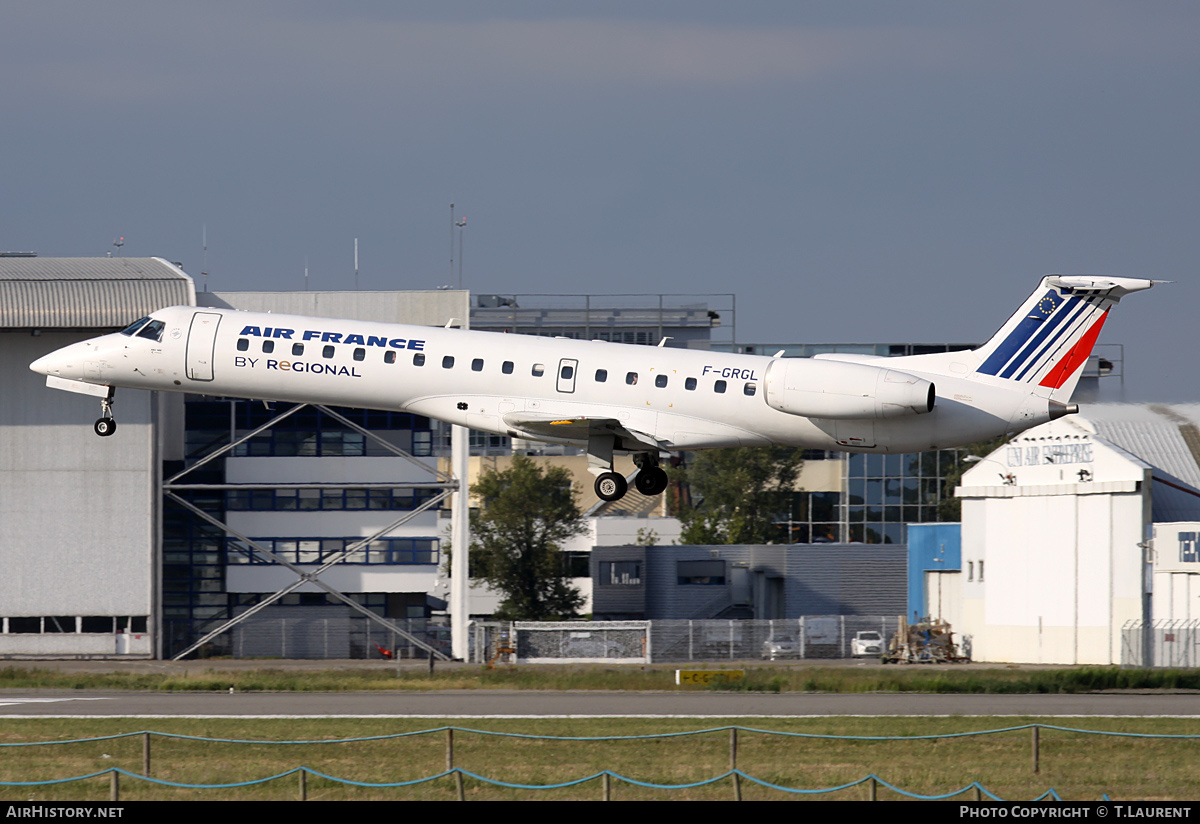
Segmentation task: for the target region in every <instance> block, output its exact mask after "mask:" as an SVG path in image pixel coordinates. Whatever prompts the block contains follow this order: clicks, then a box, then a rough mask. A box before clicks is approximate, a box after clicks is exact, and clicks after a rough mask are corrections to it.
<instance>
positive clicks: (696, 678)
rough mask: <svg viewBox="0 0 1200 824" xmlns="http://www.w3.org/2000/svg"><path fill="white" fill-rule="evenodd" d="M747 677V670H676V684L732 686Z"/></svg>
mask: <svg viewBox="0 0 1200 824" xmlns="http://www.w3.org/2000/svg"><path fill="white" fill-rule="evenodd" d="M745 677H746V671H745V670H675V683H676V684H712V683H716V682H718V681H719V682H722V683H726V684H732V683H733V682H735V681H741V680H742V679H744V678H745Z"/></svg>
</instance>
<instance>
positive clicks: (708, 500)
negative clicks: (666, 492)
mask: <svg viewBox="0 0 1200 824" xmlns="http://www.w3.org/2000/svg"><path fill="white" fill-rule="evenodd" d="M803 454H804V453H803V451H802V450H799V449H792V448H789V447H777V446H764V447H744V448H741V449H717V450H711V451H707V452H697V453H693V454H692V455H690V456H689V461H688V465H687V467H686V468H685V469H682V470H675V477H676V478H678V479H679V480H681V481H683V482H684V483H686V484H687V485H688V487H689V488H690V490H691V494H692V498H693V500H694V501H697V503H696V504H695V505H692V503H687V502H684V503H681V505H680V507H679V512H678V517H679V520H680V521H682V522H683V533H682V535H681V537H680V541H681V542H682V543H685V544H765V543H773V542H782V541H787V540H788V532H787V526H786V524H784V523H781V521H786V520H787V518H788V516H789V514H790V512H791V508H792V502H793V499H794V498H795V494H796V492H797V490H796V489H795V486H796V478H797V477H798V476H799V474H800V467H801V466H802V465H803V463H804V461H803V458H802V455H803Z"/></svg>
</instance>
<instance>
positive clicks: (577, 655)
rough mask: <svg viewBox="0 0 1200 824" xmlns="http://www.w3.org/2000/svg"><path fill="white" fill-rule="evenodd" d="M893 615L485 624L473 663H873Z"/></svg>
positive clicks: (894, 622) (479, 627)
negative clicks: (856, 660) (805, 660)
mask: <svg viewBox="0 0 1200 824" xmlns="http://www.w3.org/2000/svg"><path fill="white" fill-rule="evenodd" d="M898 625H899V618H897V617H896V616H878V615H877V616H864V615H811V616H807V617H804V618H788V619H777V620H773V621H750V620H727V621H714V620H706V621H591V622H583V621H577V622H576V621H573V622H562V623H523V622H518V623H504V622H489V623H478V624H476V625H475V632H474V633H473V641H474V644H473V646H474V648H473V651H472V658H471V660H473V661H478V662H488V661H506V662H507V661H517V662H521V663H566V662H579V663H586V662H607V663H658V662H668V661H722V660H745V659H754V658H764V659H769V660H780V659H800V658H851V657H854V656H861V657H870V658H878V657H879V655H880V653H881V652H883V650H884V649H886V648H887V643H888V641H889V640H890V639H891V637H892V636H893V635H894V634H895V633H896V631H897V628H898Z"/></svg>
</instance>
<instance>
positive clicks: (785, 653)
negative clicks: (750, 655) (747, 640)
mask: <svg viewBox="0 0 1200 824" xmlns="http://www.w3.org/2000/svg"><path fill="white" fill-rule="evenodd" d="M762 657H763V658H766V659H768V660H770V661H774V660H775V659H777V658H799V657H800V642H799V641H798V640H797V639H796V636H794V635H772V636H771V637H770V638H768V639H767V640H765V641H763V644H762Z"/></svg>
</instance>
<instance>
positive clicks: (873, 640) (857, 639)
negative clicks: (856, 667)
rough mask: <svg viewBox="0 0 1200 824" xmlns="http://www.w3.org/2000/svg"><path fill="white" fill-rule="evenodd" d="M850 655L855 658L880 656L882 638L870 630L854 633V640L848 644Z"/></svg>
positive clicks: (881, 652)
mask: <svg viewBox="0 0 1200 824" xmlns="http://www.w3.org/2000/svg"><path fill="white" fill-rule="evenodd" d="M850 654H851V655H853V656H854V657H855V658H859V657H863V656H869V655H882V654H883V636H882V635H880V634H879V633H878V632H876V631H875V630H872V629H868V630H863V631H862V632H856V633H855V634H854V640H852V641H851V642H850Z"/></svg>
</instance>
